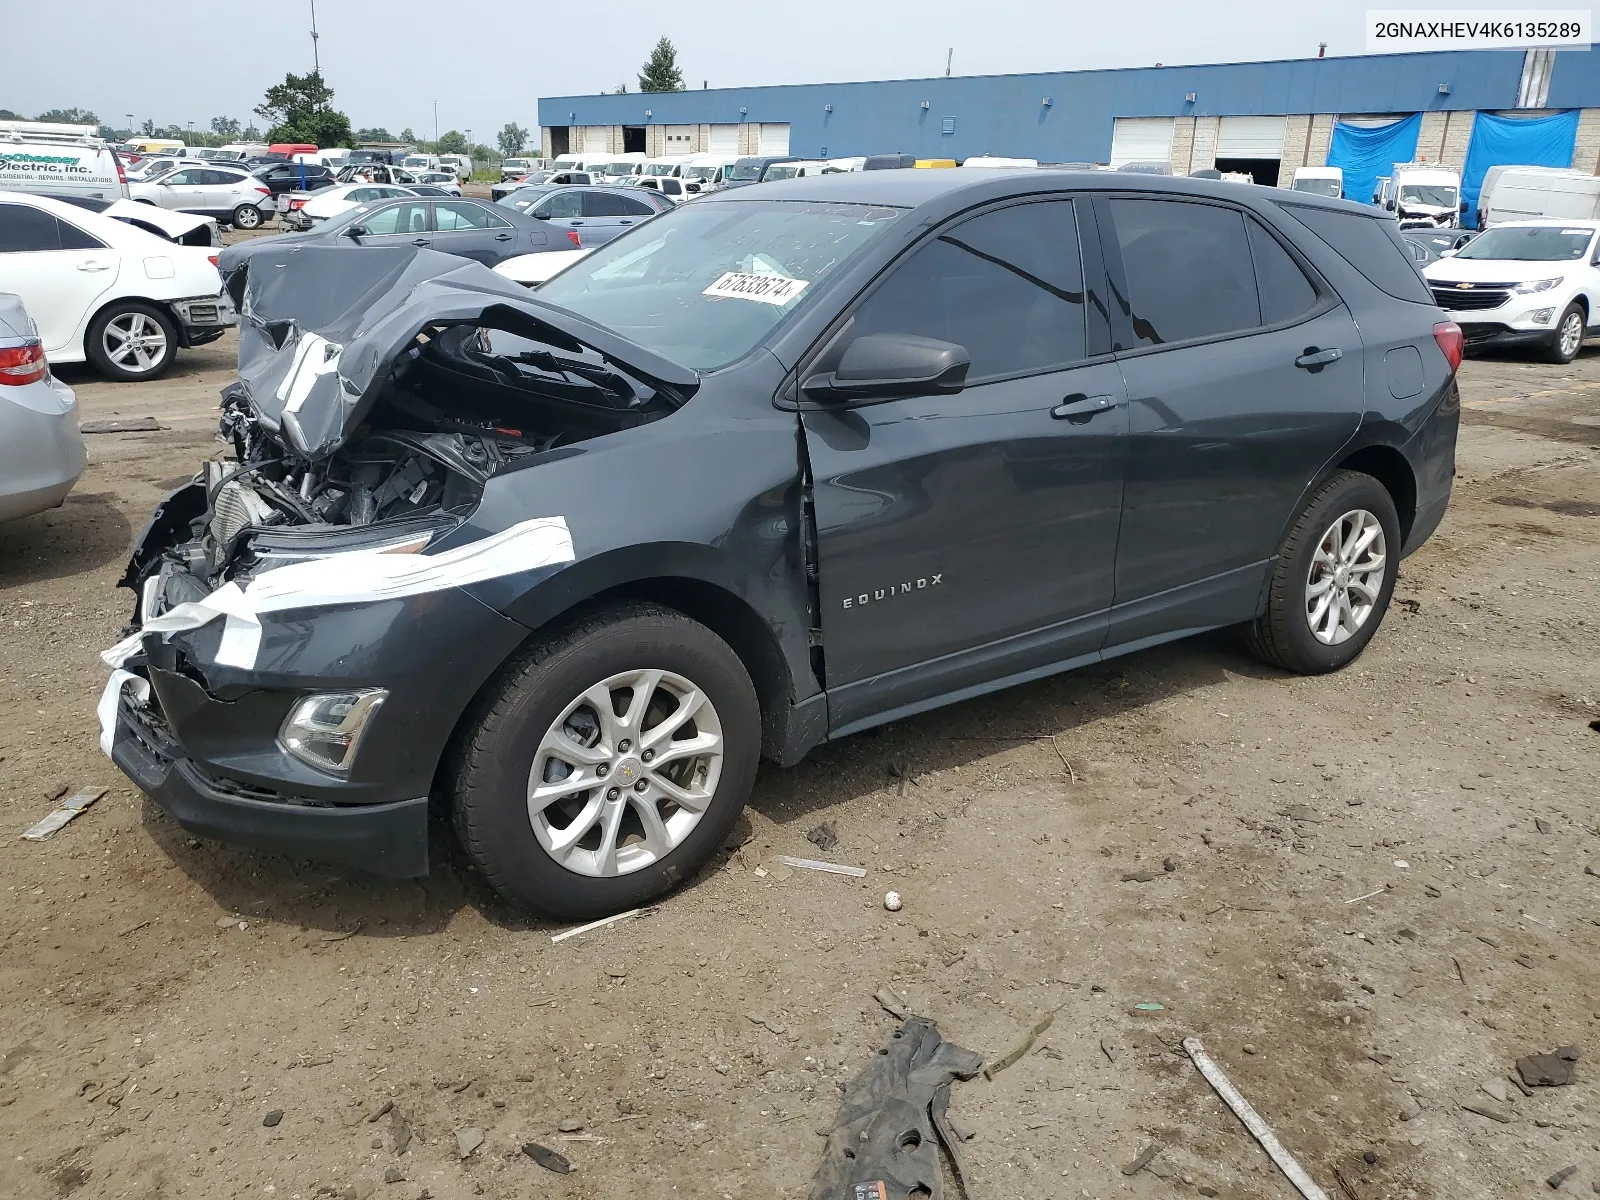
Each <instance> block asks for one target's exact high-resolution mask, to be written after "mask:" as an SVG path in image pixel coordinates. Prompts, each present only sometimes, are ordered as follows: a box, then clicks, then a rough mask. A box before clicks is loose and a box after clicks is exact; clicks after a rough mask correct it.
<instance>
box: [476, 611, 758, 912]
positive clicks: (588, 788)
mask: <svg viewBox="0 0 1600 1200" xmlns="http://www.w3.org/2000/svg"><path fill="white" fill-rule="evenodd" d="M760 752H761V715H760V708H759V704H758V702H757V699H756V694H755V688H754V686H753V685H752V684H751V682H750V676H749V674H748V673H747V672H746V671H745V668H744V664H743V663H742V662H740V660H739V658H738V656H737V655H735V654H734V652H733V651H732V650H731V649H730V648H729V647H728V645H727V643H726V642H724V641H723V640H722V639H721V638H719V637H717V635H716V634H714V633H712V632H711V631H710V630H709V629H707V628H705V626H703V625H700V624H698V623H696V622H695V621H692V620H690V619H689V618H688V617H686V616H684V615H683V614H681V613H678V612H674V611H672V610H670V609H665V608H660V607H658V606H655V605H651V604H642V603H633V604H624V605H618V606H615V607H612V608H608V609H605V610H602V611H600V612H598V613H595V614H594V615H592V616H590V617H589V618H587V619H585V620H584V621H582V622H580V623H579V624H577V625H575V626H573V627H571V628H569V629H567V630H566V631H565V632H563V633H560V634H558V635H555V636H553V637H551V638H548V639H546V640H544V641H541V642H539V643H537V644H535V645H534V646H532V647H531V648H529V649H528V650H527V651H526V652H524V653H523V654H522V655H521V656H520V657H519V658H518V659H516V660H514V661H513V662H512V663H510V664H508V666H507V667H506V668H505V669H504V670H503V671H502V673H501V676H500V680H499V683H498V690H496V691H494V692H492V693H491V694H490V695H489V697H488V698H487V699H486V702H485V707H484V709H483V710H482V712H481V714H480V715H479V716H478V718H477V719H476V722H475V724H474V726H473V727H472V728H471V730H470V732H469V735H468V738H467V740H466V742H465V744H464V749H463V752H462V755H461V759H460V762H459V763H458V765H457V768H456V771H455V779H454V787H453V793H454V796H453V799H454V820H455V827H456V833H457V835H458V836H459V837H460V839H461V843H462V845H463V846H464V847H465V848H466V851H467V853H468V855H469V856H470V857H471V858H472V860H473V862H474V863H475V864H476V865H477V866H478V867H479V869H481V870H482V871H483V873H484V875H485V876H486V877H487V878H488V880H489V882H490V883H491V884H492V885H493V886H494V888H495V890H496V891H498V892H499V893H500V894H501V895H503V896H505V897H506V898H507V899H509V900H512V901H515V902H519V903H523V904H527V905H530V906H532V907H534V908H537V909H540V910H543V911H544V912H547V913H550V914H552V915H554V916H558V917H564V918H570V919H583V918H589V917H598V916H604V915H607V914H610V913H614V912H621V911H623V910H626V909H629V908H636V907H638V906H639V905H641V904H644V903H646V902H648V901H650V900H652V899H654V898H655V897H657V896H659V895H661V894H662V893H664V892H667V891H669V890H670V889H672V888H673V887H675V886H677V885H678V884H679V883H681V882H683V881H684V880H685V879H688V878H690V877H691V876H693V875H694V873H695V872H696V871H698V870H699V869H700V868H701V867H703V866H704V865H705V864H706V863H707V862H708V861H709V860H710V858H711V856H712V855H713V854H715V853H716V850H717V848H718V847H719V846H721V845H722V843H723V840H724V839H725V838H726V837H727V834H728V830H729V829H730V828H731V827H732V826H733V822H734V821H735V819H736V818H737V817H738V815H739V812H740V810H741V809H742V808H743V807H744V804H745V801H746V799H747V798H748V796H749V794H750V788H751V786H752V784H753V783H754V781H755V773H756V765H757V762H758V760H759V758H760Z"/></svg>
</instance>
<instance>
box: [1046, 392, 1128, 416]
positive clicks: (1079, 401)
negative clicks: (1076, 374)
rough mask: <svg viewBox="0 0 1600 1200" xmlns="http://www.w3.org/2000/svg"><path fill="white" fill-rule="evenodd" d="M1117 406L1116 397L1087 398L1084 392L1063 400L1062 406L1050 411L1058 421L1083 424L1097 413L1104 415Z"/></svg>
mask: <svg viewBox="0 0 1600 1200" xmlns="http://www.w3.org/2000/svg"><path fill="white" fill-rule="evenodd" d="M1116 406H1117V398H1116V397H1115V396H1085V395H1084V394H1083V393H1082V392H1076V393H1074V394H1073V395H1071V396H1067V397H1065V398H1063V399H1062V401H1061V403H1060V404H1058V405H1056V406H1055V407H1054V408H1052V409H1051V410H1050V415H1051V416H1052V417H1054V418H1056V419H1057V420H1058V421H1062V420H1065V421H1071V422H1073V423H1074V424H1081V423H1083V422H1084V421H1087V420H1089V418H1091V417H1093V416H1095V415H1096V414H1097V413H1103V412H1105V411H1106V410H1107V409H1111V408H1115V407H1116Z"/></svg>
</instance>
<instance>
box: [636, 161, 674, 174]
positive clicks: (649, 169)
mask: <svg viewBox="0 0 1600 1200" xmlns="http://www.w3.org/2000/svg"><path fill="white" fill-rule="evenodd" d="M676 166H677V164H676V163H645V165H644V172H643V173H644V174H646V175H671V174H672V172H673V170H674V168H676Z"/></svg>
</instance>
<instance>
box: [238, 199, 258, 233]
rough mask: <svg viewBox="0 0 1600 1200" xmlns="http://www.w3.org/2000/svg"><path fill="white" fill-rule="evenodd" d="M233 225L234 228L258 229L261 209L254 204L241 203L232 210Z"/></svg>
mask: <svg viewBox="0 0 1600 1200" xmlns="http://www.w3.org/2000/svg"><path fill="white" fill-rule="evenodd" d="M233 227H234V228H235V229H259V228H260V227H261V210H260V209H259V208H257V207H256V206H255V205H254V204H241V205H239V207H238V208H236V209H234V210H233Z"/></svg>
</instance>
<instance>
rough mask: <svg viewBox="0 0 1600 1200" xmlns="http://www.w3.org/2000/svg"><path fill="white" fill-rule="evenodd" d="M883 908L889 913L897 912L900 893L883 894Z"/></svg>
mask: <svg viewBox="0 0 1600 1200" xmlns="http://www.w3.org/2000/svg"><path fill="white" fill-rule="evenodd" d="M883 906H884V907H885V908H886V909H888V910H889V911H890V912H899V911H900V907H901V900H900V893H899V892H885V893H884V894H883Z"/></svg>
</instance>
